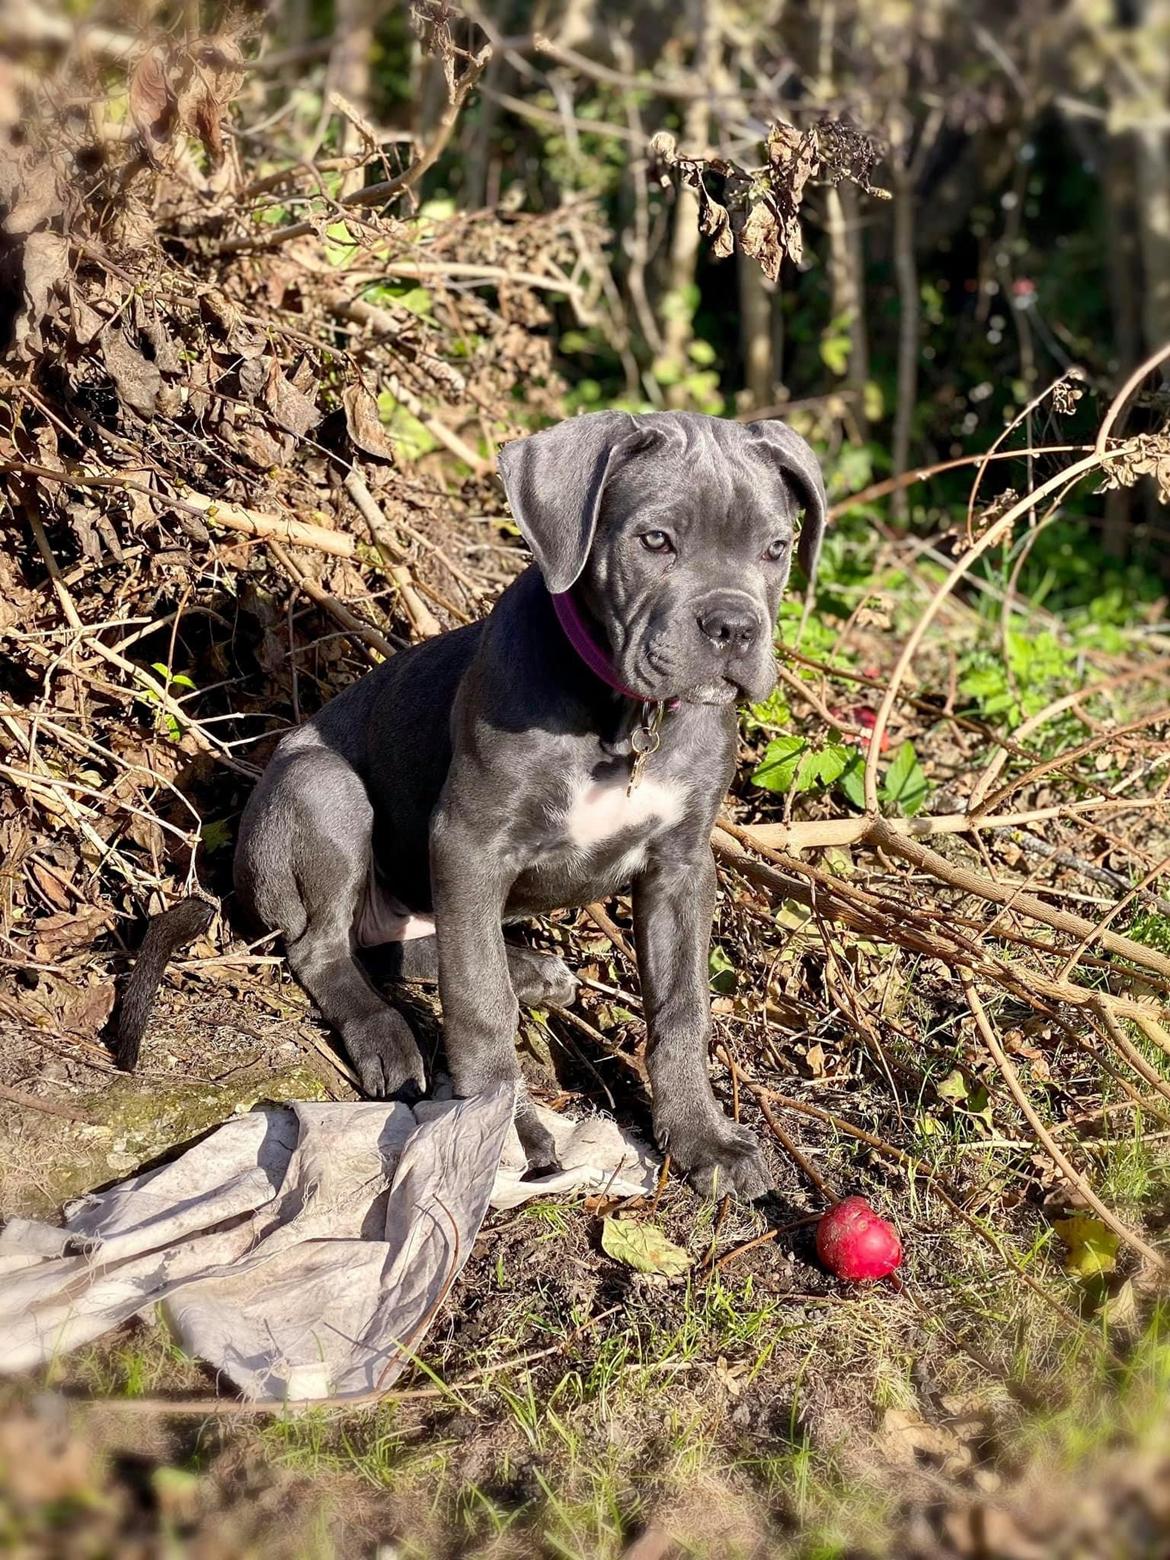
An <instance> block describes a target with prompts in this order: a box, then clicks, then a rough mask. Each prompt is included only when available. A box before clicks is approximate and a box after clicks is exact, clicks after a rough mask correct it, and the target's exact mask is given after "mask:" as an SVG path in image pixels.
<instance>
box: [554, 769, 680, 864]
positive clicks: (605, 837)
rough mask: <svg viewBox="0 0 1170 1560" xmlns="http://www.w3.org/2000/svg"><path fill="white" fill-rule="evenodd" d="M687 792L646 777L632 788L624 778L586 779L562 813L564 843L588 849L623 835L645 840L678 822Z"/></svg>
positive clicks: (674, 784) (666, 781) (618, 838)
mask: <svg viewBox="0 0 1170 1560" xmlns="http://www.w3.org/2000/svg"><path fill="white" fill-rule="evenodd" d="M685 806H686V793H685V791H684V789H683V787H682V786H681V785H679V784H678V783H677V782H673V781H670V780H655V779H652V778H650V777H649V776H647V777H645V778H643V779H642V780H640V781H639V783H638V784H637V785H636V786H634V788H633V789H632V790H631V789H630V787H629V785H628V783H627V782H625V781H614V780H586V781H584V782H582V783H581V784H579V785H577V786H576V787H575V788H574V790H573V793H572V795H571V796H570V799H569V804H568V807H567V808H566V809H565V810H564V812H563V814H562V815H561V819H560V821H561V824H562V827H563V831H564V843H565V844H567V845H569V846H570V847H571V848H572V849H574V850H578V851H583V852H589V851H593V850H597V849H599V848H603V847H604V846H606V845H608V844H611V843H617V842H618V841H619V840H622V839H623V838H630V837H634V838H635V843H637V840H638V839H639V838H641V839H644V838H646V837H648V836H649V835H650V834H651V833H657V832H658V831H659V830H660V829H667V828H670V827H672V825H674V824H676V823H677V822H678V821H679V819H680V818H681V817H682V815H683V811H684V808H685Z"/></svg>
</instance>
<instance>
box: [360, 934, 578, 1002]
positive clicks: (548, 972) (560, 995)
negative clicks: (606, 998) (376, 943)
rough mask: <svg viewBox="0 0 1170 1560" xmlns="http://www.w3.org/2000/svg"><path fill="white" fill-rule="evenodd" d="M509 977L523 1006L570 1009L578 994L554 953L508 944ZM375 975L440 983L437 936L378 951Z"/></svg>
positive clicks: (570, 975) (387, 945)
mask: <svg viewBox="0 0 1170 1560" xmlns="http://www.w3.org/2000/svg"><path fill="white" fill-rule="evenodd" d="M505 951H506V954H507V959H508V978H509V979H510V980H511V982H512V990H513V991H514V992H515V993H516V1000H517V1002H519V1003H520V1004H521V1005H522V1006H523V1007H568V1006H569V1005H570V1004H571V1003H572V1001H573V999H574V997H575V996H576V994H577V977H576V976H575V975H574V974H573V972H572V971H571V970H570V969H569V966H568V965H567V964H566V963H565V961H564V960H563V959H561V958H558V957H557V955H556V954H555V953H540V952H538V951H537V950H536V949H535V948H523V947H521V946H520V945H519V944H517V943H507V944H506V945H505ZM376 973H378V974H382V973H384V974H385V978H386V979H387V980H391V981H397V980H401V981H407V982H410V981H437V980H438V978H439V944H438V939H437V938H435V937H411V938H409V939H407V940H406V941H404V942H394V943H385V944H383V945H382V946H381V947H380V948H379V949H378V962H377V965H376Z"/></svg>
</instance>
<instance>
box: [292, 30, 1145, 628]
mask: <svg viewBox="0 0 1170 1560" xmlns="http://www.w3.org/2000/svg"><path fill="white" fill-rule="evenodd" d="M468 9H469V15H470V16H472V17H474V20H475V24H476V25H475V26H474V27H473V26H472V25H471V24H470V23H467V24H459V23H456V27H455V35H456V37H457V38H459V37H460V36H462V41H463V42H464V43H465V45H466V46H467V48H468V50H469V52H473V51H474V49H475V47H476V44H477V43H479V42H482V39H483V36H484V35H486V36H487V38H488V39H489V40H491V42H492V45H493V53H492V57H491V59H490V60H489V61H488V63H487V65H486V68H485V69H484V70H483V73H482V76H481V77H480V78H479V80H478V82H477V85H476V89H475V91H474V94H473V95H472V96H471V97H470V99H469V101H468V102H467V104H466V106H465V107H464V109H463V112H462V114H461V115H460V117H459V119H458V122H457V123H456V125H455V127H454V129H453V132H452V134H451V135H450V138H449V140H447V142H446V145H445V149H444V150H443V152H442V154H441V155H440V157H439V158H438V160H437V162H436V163H435V165H434V167H433V168H432V169H431V170H430V172H429V173H428V174H427V176H426V179H425V181H424V184H423V187H422V192H423V195H424V198H425V199H426V200H427V201H428V202H429V203H431V204H432V207H437V208H438V209H441V206H439V205H438V203H442V202H450V203H452V205H453V206H454V207H457V208H460V209H462V210H464V211H469V210H475V209H479V208H481V207H484V206H485V205H486V206H491V207H495V206H501V205H502V206H503V207H504V208H505V209H509V208H510V209H513V210H521V209H523V210H529V211H530V210H536V211H539V210H547V209H550V208H553V207H558V206H564V205H566V204H569V203H572V202H574V201H578V200H582V199H588V200H590V201H596V202H598V203H599V204H600V206H601V209H602V211H603V212H604V215H605V218H606V220H607V223H608V226H609V229H610V233H611V239H610V242H609V243H608V244H607V245H605V246H604V247H603V248H602V249H601V250H597V249H594V250H591V252H590V253H589V254H588V255H583V257H582V258H583V262H584V266H585V269H587V270H588V272H589V275H588V278H587V280H588V282H589V284H590V291H591V307H590V309H589V310H588V311H587V316H588V317H587V318H586V319H581V318H579V317H577V316H576V315H574V311H573V310H572V309H571V308H570V306H569V305H568V303H565V304H563V305H561V307H560V310H559V311H558V312H559V317H558V318H557V320H556V322H555V326H554V331H555V336H556V351H557V356H558V359H559V365H560V368H561V370H562V372H563V374H564V376H565V379H566V380H567V382H568V391H567V395H566V407H567V408H568V409H570V410H571V409H576V408H584V409H592V408H595V407H600V406H606V405H613V404H620V405H626V406H629V407H631V408H641V409H647V408H651V407H655V406H663V405H670V406H686V407H690V408H692V409H699V410H704V411H710V412H716V413H720V414H724V415H745V414H750V415H754V416H758V415H761V414H762V413H765V412H767V411H768V410H777V411H783V412H787V413H792V414H795V415H796V416H797V417H798V420H799V421H800V422H801V423H802V425H803V426H804V429H805V431H806V432H808V433H809V434H810V436H812V437H813V438H814V440H816V442H818V443H819V445H820V446H821V448H822V449H824V450H825V451H827V453H828V455H829V457H830V463H831V468H832V472H833V480H834V486H835V488H836V490H837V492H838V493H839V494H844V493H855V492H857V491H858V490H860V489H863V488H864V487H865V486H866V485H867V483H870V482H872V481H876V480H878V479H880V478H883V477H888V476H896V475H898V474H899V473H901V472H903V471H905V470H907V469H908V468H909V467H910V466H912V465H914V466H918V465H925V464H929V463H933V462H939V461H944V460H947V459H950V458H955V457H959V456H962V455H964V454H968V453H970V452H972V451H983V450H986V449H987V448H988V447H989V446H990V445H991V443H992V442H993V441H994V440H995V439H997V438H998V437H999V436H1000V435H1001V434H1002V433H1003V431H1004V428H1005V425H1008V424H1013V423H1017V422H1018V429H1016V430H1015V432H1014V434H1013V442H1014V443H1015V444H1016V445H1017V446H1025V445H1026V446H1046V445H1067V444H1070V443H1083V442H1084V440H1085V439H1086V437H1091V433H1092V431H1093V430H1094V429H1095V426H1096V421H1097V420H1098V418H1099V416H1100V411H1101V401H1100V397H1102V396H1103V397H1105V398H1106V399H1107V398H1108V396H1109V395H1110V394H1111V393H1112V391H1113V390H1114V389H1116V387H1117V384H1118V383H1119V381H1120V380H1121V379H1123V378H1124V377H1125V376H1126V374H1128V372H1129V371H1130V370H1131V369H1132V368H1133V367H1134V366H1135V365H1136V364H1138V363H1139V362H1141V361H1142V360H1143V359H1144V358H1145V357H1146V356H1147V355H1148V354H1149V353H1150V352H1152V351H1153V350H1154V349H1155V348H1157V347H1158V346H1160V345H1161V344H1162V343H1163V342H1164V341H1166V340H1168V339H1170V17H1168V13H1167V7H1166V6H1165V5H1162V4H1159V3H1157V0H1073V3H1071V4H1070V3H1061V0H1055V3H1053V0H1025V3H1024V4H1005V3H999V0H992V3H988V4H981V5H978V6H968V5H963V4H959V3H955V0H926V3H910V0H868V3H864V4H861V3H851V0H820V3H816V4H793V3H791V0H781V3H768V0H764V3H758V4H755V3H749V4H736V3H730V0H685V3H681V4H657V3H644V4H640V5H638V6H635V7H629V6H626V5H620V4H607V3H605V0H572V3H570V4H568V5H551V6H541V5H536V6H533V5H531V4H525V3H514V4H504V3H501V4H496V5H493V6H491V7H490V8H485V9H482V10H476V8H474V7H471V8H468ZM461 26H462V34H461V33H460V27H461ZM275 32H276V35H277V36H276V45H275V46H276V47H283V48H285V49H287V50H290V51H292V55H293V58H294V59H299V60H302V61H306V62H307V61H309V60H310V59H312V58H314V57H317V58H320V59H322V60H323V61H324V62H325V68H324V72H323V76H322V75H321V74H313V73H312V72H307V73H306V76H305V78H304V81H303V82H302V84H301V85H300V86H298V87H297V88H296V89H295V90H294V104H295V105H296V106H295V108H294V113H300V114H302V115H305V116H307V118H308V119H309V121H310V122H312V123H313V124H314V125H315V126H316V127H317V129H318V130H319V141H320V146H321V147H322V148H324V147H331V148H332V149H334V150H337V151H347V150H353V149H355V148H356V147H357V145H358V144H359V143H360V139H361V133H362V132H361V130H360V128H359V126H358V125H357V124H355V123H354V121H353V119H349V120H347V119H345V118H343V117H342V116H340V115H336V114H334V115H332V116H329V115H328V110H327V109H326V110H323V109H322V107H321V104H322V96H323V94H324V96H325V98H327V97H328V94H329V93H330V92H338V93H340V94H341V95H342V97H343V98H345V99H346V100H347V101H348V102H350V103H352V104H354V105H355V107H357V108H358V110H359V112H360V115H361V116H363V117H365V118H366V119H367V120H369V121H372V122H373V124H374V125H375V126H390V127H398V128H401V129H402V130H404V131H410V132H411V133H412V134H413V135H414V136H415V137H416V138H417V140H418V142H419V143H420V144H422V145H428V144H431V142H432V141H433V140H434V137H435V134H436V128H437V127H438V126H439V124H440V121H441V120H442V116H443V115H444V113H445V112H446V101H447V99H446V91H445V87H444V80H443V72H444V66H443V62H442V61H441V60H438V59H434V58H427V57H425V56H424V55H423V54H421V53H420V51H419V48H418V44H417V41H416V39H415V37H414V34H413V32H412V30H411V28H410V26H409V23H408V17H407V13H406V9H405V8H403V7H381V6H378V5H376V4H374V3H373V0H336V4H335V5H333V6H327V5H321V4H307V3H303V0H302V3H300V4H294V5H291V6H290V7H289V8H288V9H287V11H286V12H285V13H284V15H283V17H281V18H279V19H277V20H276V23H275ZM323 113H324V114H325V116H326V117H325V119H324V120H322V117H321V116H322V114H323ZM777 120H779V121H782V122H787V123H788V124H791V125H794V126H796V127H797V128H799V129H806V128H808V127H815V126H816V125H818V124H819V123H823V122H825V121H831V122H834V123H835V122H839V121H842V120H844V121H846V122H848V123H851V124H852V125H854V126H856V127H857V128H858V129H859V130H860V131H861V132H862V133H863V134H864V135H865V136H867V137H870V138H872V140H873V142H874V143H875V149H876V150H878V151H879V152H880V161H879V162H878V163H877V165H876V168H875V171H874V172H873V175H872V180H873V185H874V186H876V187H877V192H876V193H867V192H866V191H865V190H864V189H859V188H858V187H857V185H856V184H854V183H853V182H851V181H850V180H849V179H844V180H841V181H840V182H839V183H834V182H832V181H831V180H830V179H827V178H822V179H820V180H818V179H817V178H815V177H814V178H813V179H812V180H810V181H809V185H808V187H807V188H806V190H805V192H804V198H803V200H802V202H801V203H800V210H799V217H800V223H801V226H802V227H803V229H804V243H803V255H802V258H801V259H800V260H799V262H794V261H793V260H792V259H790V258H786V259H785V261H784V264H783V266H782V268H781V270H780V274H779V276H778V278H777V279H776V280H775V281H770V280H769V279H768V278H767V276H766V275H765V274H764V271H763V269H762V268H761V266H760V264H758V263H757V260H756V259H755V258H753V257H752V256H750V255H749V254H747V253H745V252H744V251H743V249H742V248H741V247H739V246H738V245H737V246H736V249H735V252H734V254H733V255H731V256H730V257H728V258H722V259H720V258H716V257H715V255H714V254H713V252H712V250H713V247H718V246H713V245H712V244H711V242H710V241H709V240H708V239H707V238H704V237H702V236H701V235H700V232H699V223H698V216H699V212H698V202H697V198H696V195H695V193H694V191H693V190H692V189H690V188H688V187H687V186H686V185H685V184H683V183H682V182H681V181H680V180H678V179H677V178H674V179H672V178H671V177H670V176H669V175H665V176H664V175H663V174H662V171H661V167H660V164H659V162H658V160H657V159H656V157H655V155H654V152H653V149H652V148H651V142H652V140H653V138H654V137H655V136H656V134H659V133H660V132H663V131H668V132H670V133H671V134H672V135H673V137H675V138H676V140H677V145H678V152H679V154H680V155H682V156H686V157H707V158H722V159H726V160H727V161H728V162H731V163H734V164H736V165H741V166H742V165H746V166H748V167H749V168H750V167H752V166H755V165H758V164H759V163H760V162H761V161H762V159H763V152H762V148H763V143H764V142H765V140H766V137H767V134H768V127H769V125H771V124H773V123H774V122H776V121H777ZM369 177H373V175H370V176H369ZM710 182H711V181H710V178H708V184H710ZM718 182H719V180H718V176H716V179H715V184H716V187H717V186H718ZM664 184H665V186H666V187H665V188H664V187H663V185H664ZM879 194H885V195H888V197H889V198H887V199H882V198H879ZM1070 369H1076V370H1080V371H1081V373H1082V374H1083V381H1082V383H1083V386H1084V388H1085V389H1086V390H1087V391H1088V392H1089V394H1087V395H1086V396H1085V397H1084V398H1083V399H1082V400H1081V402H1080V404H1079V405H1074V404H1072V403H1073V401H1074V399H1075V397H1069V398H1068V399H1067V400H1066V401H1058V403H1057V404H1055V405H1054V404H1053V403H1052V401H1051V400H1049V399H1041V400H1040V402H1039V404H1038V405H1036V406H1035V407H1034V408H1033V406H1032V403H1033V402H1034V401H1035V400H1036V399H1037V398H1038V397H1042V396H1043V392H1044V391H1045V390H1046V389H1047V387H1048V386H1049V385H1050V384H1051V383H1052V381H1054V380H1056V379H1059V378H1061V377H1062V376H1063V375H1064V374H1066V373H1067V372H1068V371H1069V370H1070ZM522 394H523V387H522V386H520V387H517V395H519V396H522ZM1154 399H1156V398H1154ZM1156 410H1157V409H1156V407H1150V406H1147V415H1151V416H1152V415H1154V414H1156ZM1062 412H1063V413H1064V415H1061V413H1062ZM1138 415H1139V418H1140V416H1141V413H1140V411H1139V414H1138ZM1031 468H1032V472H1033V474H1034V475H1035V476H1037V477H1043V476H1045V475H1048V474H1050V472H1051V470H1052V469H1055V461H1054V460H1052V459H1051V458H1047V457H1044V456H1038V457H1036V458H1035V460H1034V461H1032V462H1031ZM1004 469H1007V468H1004ZM1021 469H1022V468H1021V467H1020V466H1018V465H1015V464H1014V463H1013V466H1012V470H1013V473H1014V475H1013V480H1014V481H1016V482H1019V480H1020V477H1019V472H1020V470H1021ZM970 478H971V473H970V470H969V469H966V468H960V469H959V470H958V471H957V472H956V474H955V475H954V476H953V477H951V478H950V481H949V483H948V482H947V481H946V480H940V481H939V482H936V483H935V484H933V485H932V486H931V487H930V488H929V489H927V490H924V489H913V488H911V489H908V490H903V491H901V492H896V493H895V494H894V496H893V499H892V511H893V517H894V519H895V521H896V522H897V523H898V524H900V525H906V524H914V525H920V526H921V527H922V529H924V530H925V529H927V528H929V529H932V530H937V529H938V521H939V518H940V515H939V506H943V507H944V510H945V506H947V505H953V506H958V507H959V508H960V509H961V510H962V511H965V506H966V497H967V494H968V492H969V490H970V485H971V483H970ZM1005 481H1006V479H1003V478H997V477H996V476H995V471H994V469H993V471H992V472H991V473H989V479H988V481H987V483H986V486H985V493H986V494H987V495H988V496H990V495H992V494H994V493H995V492H996V491H997V490H1000V489H1002V488H1003V486H1004V485H1005ZM924 492H925V493H928V495H929V502H930V505H931V506H932V508H931V510H930V512H924V506H925V504H926V502H927V500H926V498H924V497H923V494H924ZM1089 508H1090V510H1091V511H1092V513H1091V514H1089V515H1087V516H1086V515H1083V514H1082V515H1080V516H1078V519H1079V520H1080V521H1081V524H1078V526H1077V528H1076V531H1075V540H1074V533H1073V532H1072V531H1070V530H1069V529H1068V528H1066V527H1057V528H1055V530H1052V531H1050V533H1049V534H1048V535H1047V536H1046V538H1044V539H1042V540H1041V541H1039V542H1038V544H1037V546H1036V547H1035V548H1034V549H1033V550H1032V553H1031V557H1030V559H1029V561H1028V563H1027V566H1026V570H1025V574H1024V577H1023V579H1022V584H1023V586H1024V588H1025V593H1030V594H1033V595H1035V593H1036V591H1037V590H1041V591H1042V593H1043V594H1044V595H1046V596H1047V597H1048V599H1049V604H1050V605H1052V606H1067V605H1084V604H1086V603H1088V602H1089V601H1090V600H1095V601H1097V602H1098V608H1097V611H1098V614H1099V615H1108V613H1109V611H1110V596H1109V590H1110V586H1112V587H1113V589H1114V596H1113V598H1112V601H1113V608H1114V609H1115V610H1116V609H1119V608H1122V596H1123V595H1124V596H1125V597H1126V598H1128V602H1127V605H1126V607H1125V608H1124V610H1128V604H1130V603H1132V595H1131V593H1135V592H1136V594H1137V596H1138V597H1141V596H1143V595H1152V594H1154V591H1155V585H1154V582H1153V580H1151V579H1150V578H1149V577H1150V576H1151V575H1153V574H1157V573H1159V572H1161V570H1162V567H1163V559H1164V556H1165V540H1166V536H1167V530H1166V521H1165V516H1164V514H1162V513H1161V511H1160V510H1159V507H1158V505H1157V503H1156V497H1155V494H1154V489H1153V485H1152V483H1149V482H1145V483H1141V484H1139V485H1138V487H1137V488H1136V489H1133V490H1119V491H1117V492H1114V493H1111V494H1110V495H1109V498H1108V500H1107V501H1106V503H1105V504H1104V505H1103V506H1102V505H1099V504H1096V505H1094V504H1090V505H1089ZM944 518H945V514H944ZM1086 518H1087V519H1088V520H1089V521H1090V526H1089V529H1087V530H1086V529H1085V527H1084V523H1083V522H1084V521H1085V519H1086ZM1143 586H1148V588H1147V589H1143ZM1123 587H1124V590H1123Z"/></svg>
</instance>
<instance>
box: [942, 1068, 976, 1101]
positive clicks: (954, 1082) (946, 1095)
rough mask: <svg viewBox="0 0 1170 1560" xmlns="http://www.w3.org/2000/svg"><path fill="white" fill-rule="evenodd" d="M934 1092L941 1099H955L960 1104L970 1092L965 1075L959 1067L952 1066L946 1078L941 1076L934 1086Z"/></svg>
mask: <svg viewBox="0 0 1170 1560" xmlns="http://www.w3.org/2000/svg"><path fill="white" fill-rule="evenodd" d="M934 1092H935V1093H936V1094H937V1095H938V1097H939V1099H940V1100H954V1101H955V1103H956V1104H958V1103H959V1102H960V1101H961V1100H965V1099H966V1098H967V1096H968V1094H969V1093H970V1090H969V1089H968V1088H967V1080H966V1078H964V1077H963V1074H962V1072H961V1071H960V1069H959V1068H958V1067H952V1068H951V1070H950V1072H949V1073H947V1075H946V1077H945V1078H940V1079H939V1081H938V1083H936V1084H935V1086H934Z"/></svg>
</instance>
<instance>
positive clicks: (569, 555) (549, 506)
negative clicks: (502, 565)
mask: <svg viewBox="0 0 1170 1560" xmlns="http://www.w3.org/2000/svg"><path fill="white" fill-rule="evenodd" d="M644 440H645V435H644V433H642V431H641V430H640V429H639V427H638V423H637V421H636V419H635V418H634V417H633V416H632V415H631V414H630V413H629V412H588V413H586V414H585V415H584V416H582V417H571V418H569V419H568V420H567V421H565V422H561V423H557V424H556V426H555V427H553V428H545V429H543V430H542V431H541V432H540V433H533V434H530V435H529V436H528V438H526V439H516V440H515V441H514V442H513V443H512V444H505V445H504V447H503V449H502V450H501V451H500V453H499V456H498V458H497V463H498V465H499V468H500V475H501V477H502V478H503V479H504V491H505V492H506V493H507V495H508V502H509V504H510V505H511V506H512V514H513V515H514V516H515V519H516V524H517V525H518V526H519V527H520V532H521V535H522V536H523V537H524V540H525V541H526V542H527V543H528V545H529V547H531V549H532V556H533V557H534V558H535V559H536V562H537V564H538V565H539V567H540V572H541V574H543V575H544V583H545V585H546V586H547V587H548V589H549V590H550V591H551V592H552V593H553V595H554V596H555V595H559V594H560V593H561V592H562V591H566V590H568V589H569V587H570V586H571V585H572V584H573V583H574V581H575V580H576V579H577V577H578V575H579V574H580V573H581V570H582V569H583V568H584V567H585V560H586V558H588V556H589V548H590V546H591V545H592V542H593V533H594V531H595V530H596V528H597V516H598V512H599V510H600V508H601V494H602V491H603V490H604V488H605V481H606V478H607V477H608V476H609V474H610V472H611V471H612V470H613V468H614V466H615V464H617V463H618V462H619V461H620V460H622V459H624V458H625V456H626V455H629V454H632V453H633V451H634V450H635V449H639V448H641V447H642V444H643V442H644ZM810 453H811V452H810Z"/></svg>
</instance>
